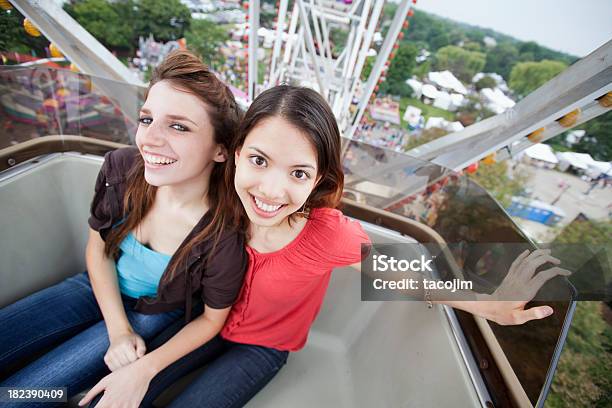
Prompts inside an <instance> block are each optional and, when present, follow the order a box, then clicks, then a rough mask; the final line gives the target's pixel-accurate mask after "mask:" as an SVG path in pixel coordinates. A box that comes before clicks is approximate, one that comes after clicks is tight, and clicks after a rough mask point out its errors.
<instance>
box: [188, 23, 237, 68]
mask: <svg viewBox="0 0 612 408" xmlns="http://www.w3.org/2000/svg"><path fill="white" fill-rule="evenodd" d="M185 39H186V40H187V48H189V49H190V50H192V51H194V52H195V53H196V54H198V55H199V56H200V58H201V59H202V61H204V62H206V63H207V64H208V65H210V66H215V65H217V64H220V63H223V59H222V58H223V57H222V56H221V54H220V53H219V46H220V45H221V44H223V42H225V40H226V39H227V32H226V31H225V30H224V29H223V28H221V27H219V26H218V25H217V24H215V23H213V22H212V21H207V20H194V21H193V22H192V23H191V27H190V28H189V31H187V32H186V33H185Z"/></svg>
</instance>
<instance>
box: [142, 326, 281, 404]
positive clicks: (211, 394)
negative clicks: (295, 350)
mask: <svg viewBox="0 0 612 408" xmlns="http://www.w3.org/2000/svg"><path fill="white" fill-rule="evenodd" d="M180 328H181V322H176V323H175V324H173V325H172V326H171V327H169V328H168V329H166V330H165V331H164V332H163V333H162V334H161V335H159V336H158V337H157V338H156V339H155V340H154V341H153V342H152V344H151V348H152V349H153V348H155V347H158V346H160V345H161V344H164V343H165V342H166V341H167V340H168V339H169V338H170V337H172V336H173V335H174V334H175V333H176V332H177V331H178V330H180ZM288 356H289V352H287V351H280V350H276V349H273V348H269V347H261V346H253V345H249V344H240V343H233V342H231V341H228V340H225V339H223V338H221V336H216V337H215V338H213V339H212V340H210V341H209V342H208V343H206V344H204V345H203V346H201V347H200V348H198V349H196V350H194V351H193V352H191V353H189V354H187V355H186V356H184V357H183V358H181V359H180V360H178V361H176V362H175V363H174V364H171V365H170V366H168V367H167V368H166V369H165V370H163V371H162V372H161V373H159V374H158V375H157V376H156V377H155V378H154V379H153V380H152V381H151V384H150V385H149V390H148V391H147V394H146V395H145V397H144V399H143V401H142V404H141V407H150V406H152V404H153V401H154V400H155V399H156V398H157V397H158V396H159V395H160V394H161V393H162V392H163V391H164V390H165V389H167V388H168V387H170V386H171V385H172V384H173V383H174V382H175V381H177V380H178V379H180V378H181V377H183V376H185V375H187V374H188V373H190V372H192V371H194V370H196V369H198V368H201V367H203V366H206V368H205V369H204V371H203V372H202V373H201V374H200V375H198V376H197V377H196V379H195V380H193V381H192V382H191V383H190V384H189V386H188V387H187V388H186V389H185V390H184V391H183V392H182V393H181V394H180V395H179V396H178V397H177V398H176V399H175V400H174V401H172V403H171V404H170V405H169V407H172V408H175V407H181V408H184V407H201V408H230V407H231V408H234V407H242V406H244V405H245V404H246V403H247V402H248V401H249V400H250V399H251V398H253V396H255V394H257V392H258V391H259V390H261V389H262V388H263V387H265V385H266V384H268V383H269V382H270V380H272V378H273V377H274V376H275V375H276V373H278V371H279V370H280V369H281V368H282V366H283V365H284V364H285V363H286V362H287V357H288Z"/></svg>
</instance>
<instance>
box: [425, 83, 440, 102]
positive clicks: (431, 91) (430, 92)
mask: <svg viewBox="0 0 612 408" xmlns="http://www.w3.org/2000/svg"><path fill="white" fill-rule="evenodd" d="M421 92H423V96H425V97H427V98H430V99H436V98H437V97H438V92H439V91H438V90H437V89H436V87H435V86H433V85H431V84H425V85H423V88H421Z"/></svg>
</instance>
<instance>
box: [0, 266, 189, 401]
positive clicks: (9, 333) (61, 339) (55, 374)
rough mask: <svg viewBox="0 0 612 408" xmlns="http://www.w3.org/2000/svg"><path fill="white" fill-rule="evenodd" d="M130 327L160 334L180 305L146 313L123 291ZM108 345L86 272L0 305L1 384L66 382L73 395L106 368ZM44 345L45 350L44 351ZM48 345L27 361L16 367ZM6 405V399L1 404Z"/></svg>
mask: <svg viewBox="0 0 612 408" xmlns="http://www.w3.org/2000/svg"><path fill="white" fill-rule="evenodd" d="M123 304H124V307H125V310H126V313H127V317H128V320H129V321H130V324H131V325H132V328H133V329H134V331H135V332H136V333H138V334H139V335H140V336H141V337H142V338H143V339H144V340H145V342H148V341H149V340H151V339H152V338H154V337H155V336H156V335H158V334H160V333H161V332H162V331H163V330H164V329H165V328H167V327H168V326H170V325H171V324H172V322H174V321H176V320H179V319H180V318H181V317H182V315H183V313H184V311H183V310H182V309H177V310H174V311H172V312H167V313H160V314H155V315H145V314H142V313H138V312H136V311H134V310H133V309H134V306H135V304H136V299H132V298H129V297H123ZM108 346H109V340H108V333H107V331H106V326H105V324H104V321H103V317H102V313H101V312H100V309H99V307H98V303H97V302H96V299H95V298H94V295H93V291H92V288H91V284H90V282H89V277H88V275H87V272H83V273H81V274H78V275H76V276H73V277H71V278H69V279H66V280H65V281H63V282H61V283H58V284H57V285H55V286H51V287H49V288H47V289H44V290H41V291H39V292H36V293H34V294H32V295H30V296H28V297H26V298H24V299H21V300H19V301H17V302H15V303H13V304H12V305H9V306H7V307H5V308H3V309H1V310H0V348H1V350H0V367H2V369H3V370H5V369H6V368H7V367H10V369H9V370H10V371H8V372H4V373H3V374H4V376H7V375H10V376H9V377H8V378H4V379H3V380H2V382H1V383H0V386H2V387H8V386H11V387H67V388H68V396H69V397H72V396H74V395H76V394H78V393H79V392H81V391H82V390H84V389H86V388H88V387H91V386H93V385H94V384H95V383H96V382H98V380H99V379H100V378H101V377H103V376H104V375H106V374H108V373H109V371H108V368H107V367H106V364H105V363H104V360H103V358H104V354H105V353H106V351H107V349H108ZM47 350H48V351H47ZM41 351H47V352H45V353H44V354H42V355H41V356H40V357H38V358H36V359H35V360H34V361H31V362H29V364H27V365H26V366H25V367H23V368H20V369H19V370H17V369H16V368H15V367H16V366H17V365H19V364H20V363H22V362H23V361H25V360H30V359H31V358H30V357H31V356H32V355H36V354H39V353H40V352H41ZM3 406H9V405H3ZM15 406H16V407H19V408H25V407H30V406H32V407H33V406H41V407H51V406H53V404H50V403H38V404H36V403H32V404H31V405H30V404H27V403H23V402H21V403H16V404H15Z"/></svg>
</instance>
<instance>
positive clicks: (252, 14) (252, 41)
mask: <svg viewBox="0 0 612 408" xmlns="http://www.w3.org/2000/svg"><path fill="white" fill-rule="evenodd" d="M257 30H259V0H249V58H248V61H249V69H248V77H249V80H248V87H249V89H248V95H249V102H252V101H253V99H255V97H256V96H257V95H255V92H256V89H255V87H256V85H257V68H258V67H257V50H258V48H259V38H258V37H257Z"/></svg>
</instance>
